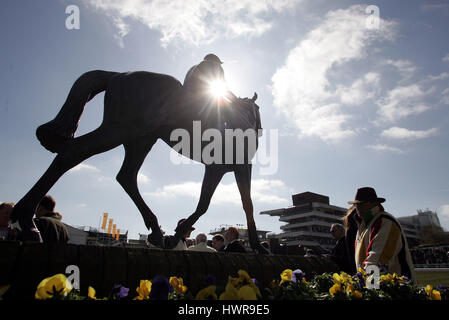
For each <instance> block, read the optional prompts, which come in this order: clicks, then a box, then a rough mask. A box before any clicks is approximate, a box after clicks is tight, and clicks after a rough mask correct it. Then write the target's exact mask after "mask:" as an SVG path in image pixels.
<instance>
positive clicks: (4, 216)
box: [0, 202, 14, 240]
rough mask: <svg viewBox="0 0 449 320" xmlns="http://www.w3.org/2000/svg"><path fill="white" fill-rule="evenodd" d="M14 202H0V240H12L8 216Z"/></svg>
mask: <svg viewBox="0 0 449 320" xmlns="http://www.w3.org/2000/svg"><path fill="white" fill-rule="evenodd" d="M13 207H14V203H12V202H3V203H2V204H0V240H13V239H14V236H13V232H14V231H13V230H11V225H10V221H9V217H10V215H11V211H12V208H13Z"/></svg>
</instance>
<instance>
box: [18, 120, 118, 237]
mask: <svg viewBox="0 0 449 320" xmlns="http://www.w3.org/2000/svg"><path fill="white" fill-rule="evenodd" d="M123 136H124V135H123V132H122V130H120V128H116V127H114V126H105V125H101V126H100V127H99V128H97V129H96V130H94V131H92V132H90V133H88V134H85V135H82V136H80V137H78V138H75V139H72V140H69V141H67V142H66V143H65V144H64V145H63V146H62V147H60V151H59V153H58V154H57V156H56V157H55V159H54V160H53V162H52V163H51V165H50V166H49V168H48V169H47V171H46V172H45V173H44V174H43V175H42V177H41V178H40V179H39V180H38V182H36V184H35V185H34V186H33V187H32V188H31V190H30V191H28V193H27V194H26V195H25V196H24V197H23V198H22V199H21V200H20V201H19V202H18V203H17V204H16V205H15V206H14V208H13V211H12V213H11V221H12V222H13V224H14V225H16V222H18V223H19V227H20V229H22V240H27V241H41V240H42V239H41V238H40V235H39V231H38V230H37V229H36V226H35V224H34V222H33V216H34V213H35V211H36V209H37V206H38V204H39V202H40V201H41V199H42V198H43V197H44V196H45V195H46V194H47V192H48V191H49V190H50V189H51V187H52V186H53V185H54V184H55V183H56V181H58V179H59V178H60V177H61V176H62V175H63V174H64V173H66V172H67V171H68V170H70V169H72V168H73V167H75V166H77V165H78V164H80V163H81V162H83V161H84V160H85V159H87V158H90V157H91V156H93V155H95V154H98V153H102V152H105V151H107V150H110V149H112V148H115V147H117V146H118V145H120V144H122V143H123Z"/></svg>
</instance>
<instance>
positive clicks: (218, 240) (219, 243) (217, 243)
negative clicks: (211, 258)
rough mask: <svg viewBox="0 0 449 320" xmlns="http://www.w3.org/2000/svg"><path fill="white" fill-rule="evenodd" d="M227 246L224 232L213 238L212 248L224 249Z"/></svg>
mask: <svg viewBox="0 0 449 320" xmlns="http://www.w3.org/2000/svg"><path fill="white" fill-rule="evenodd" d="M224 247H225V238H224V237H223V235H222V234H216V235H215V236H213V238H212V248H214V249H215V250H217V251H223V250H224Z"/></svg>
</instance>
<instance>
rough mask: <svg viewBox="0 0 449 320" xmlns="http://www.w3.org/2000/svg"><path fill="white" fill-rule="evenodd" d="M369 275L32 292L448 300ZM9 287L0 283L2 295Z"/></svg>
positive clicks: (155, 282) (62, 281) (40, 295)
mask: <svg viewBox="0 0 449 320" xmlns="http://www.w3.org/2000/svg"><path fill="white" fill-rule="evenodd" d="M366 283H367V275H366V273H365V272H364V270H363V269H359V270H358V272H357V274H356V275H354V276H350V275H348V274H346V273H344V272H341V273H333V274H332V273H323V274H321V275H318V276H315V277H314V278H313V279H312V280H310V281H307V280H306V275H305V274H304V272H302V271H301V270H299V269H297V270H294V271H292V270H291V269H286V270H284V271H283V272H282V273H281V274H280V277H279V279H273V280H272V282H271V283H270V285H269V286H268V287H265V288H262V287H261V286H260V283H259V282H258V281H257V280H256V279H254V278H251V276H250V275H249V274H248V273H247V272H246V271H245V270H239V271H238V274H237V276H236V277H233V276H229V277H228V281H227V284H226V286H225V287H224V288H218V287H217V286H216V278H215V277H214V276H213V275H208V276H207V277H205V279H204V287H203V288H202V289H201V290H199V291H198V292H191V291H190V290H189V289H188V287H187V286H186V284H184V282H183V279H182V278H178V277H175V276H173V277H170V278H166V277H164V276H156V277H154V278H153V279H152V280H151V281H150V280H141V281H140V284H139V287H137V288H135V289H133V290H130V288H126V287H124V286H122V285H120V284H117V285H114V286H113V287H112V288H111V291H110V293H109V295H108V296H107V297H97V296H96V292H95V289H94V288H93V287H90V286H89V287H88V290H87V292H80V291H78V290H74V289H73V288H72V285H71V283H70V282H69V281H68V279H67V278H66V277H65V275H63V274H56V275H54V276H52V277H49V278H46V279H43V280H42V281H41V282H40V283H39V285H38V287H37V289H36V293H35V298H36V299H40V300H41V299H54V300H140V301H146V300H449V289H448V288H447V287H444V286H439V287H438V288H433V287H432V286H430V285H427V286H425V287H418V286H416V285H413V284H412V283H411V282H410V281H409V280H408V279H407V278H405V277H403V276H402V277H400V276H398V275H396V274H386V273H384V274H381V276H380V280H379V289H369V288H367V285H366ZM9 289H10V287H9V286H3V287H0V299H1V296H2V295H4V294H5V293H6V292H7V291H8V290H9Z"/></svg>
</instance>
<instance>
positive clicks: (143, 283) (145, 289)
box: [134, 280, 151, 300]
mask: <svg viewBox="0 0 449 320" xmlns="http://www.w3.org/2000/svg"><path fill="white" fill-rule="evenodd" d="M136 292H137V293H138V294H139V295H138V296H137V297H135V298H134V300H144V299H149V298H150V292H151V281H150V280H140V285H139V287H138V288H137V289H136Z"/></svg>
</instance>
